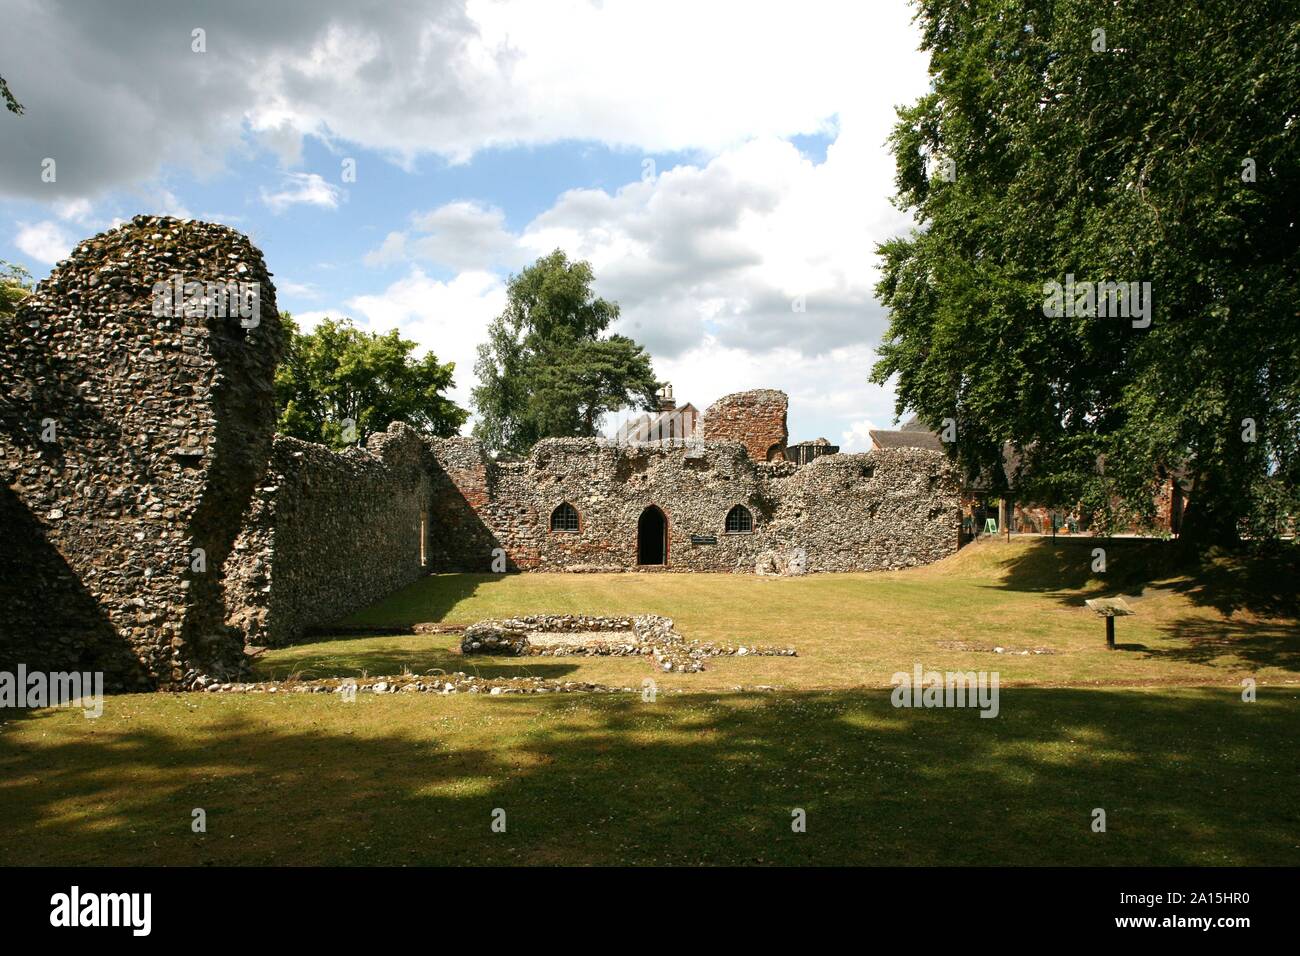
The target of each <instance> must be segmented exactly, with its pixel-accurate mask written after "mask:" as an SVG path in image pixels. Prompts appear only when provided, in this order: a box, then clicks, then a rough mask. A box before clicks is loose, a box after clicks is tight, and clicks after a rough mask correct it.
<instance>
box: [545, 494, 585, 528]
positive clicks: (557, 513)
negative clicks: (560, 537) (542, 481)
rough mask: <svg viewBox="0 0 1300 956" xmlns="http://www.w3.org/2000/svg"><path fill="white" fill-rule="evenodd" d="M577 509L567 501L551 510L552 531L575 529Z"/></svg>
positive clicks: (576, 525) (576, 526)
mask: <svg viewBox="0 0 1300 956" xmlns="http://www.w3.org/2000/svg"><path fill="white" fill-rule="evenodd" d="M578 524H579V522H578V509H577V508H575V507H573V505H571V504H569V503H568V502H567V501H566V502H564V503H563V504H561V505H560V506H559V507H558V508H556V509H555V510H554V511H552V512H551V530H552V531H577V530H578Z"/></svg>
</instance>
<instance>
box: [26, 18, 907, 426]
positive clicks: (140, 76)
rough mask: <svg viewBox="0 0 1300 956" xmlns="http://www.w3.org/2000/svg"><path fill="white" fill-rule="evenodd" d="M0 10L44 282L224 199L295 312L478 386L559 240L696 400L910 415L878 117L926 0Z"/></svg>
mask: <svg viewBox="0 0 1300 956" xmlns="http://www.w3.org/2000/svg"><path fill="white" fill-rule="evenodd" d="M0 7H3V10H4V17H5V22H7V23H20V24H23V26H24V29H22V30H15V31H7V33H6V36H5V37H4V38H0V74H2V75H4V76H5V78H6V79H7V80H8V81H9V83H10V86H11V88H12V89H13V91H14V93H15V94H16V95H17V97H18V98H19V100H21V101H22V102H23V103H24V105H25V106H26V108H27V113H26V114H25V115H24V116H22V117H14V116H12V115H10V114H2V115H0V258H3V259H5V260H8V261H10V262H17V263H20V264H22V265H24V266H25V267H27V268H28V269H29V270H30V271H31V272H32V273H33V275H35V276H36V277H37V278H41V277H43V276H44V275H46V274H48V272H49V270H50V268H51V267H52V265H53V263H54V262H56V261H57V260H58V259H59V258H61V257H62V256H64V255H66V254H67V252H68V251H69V250H70V248H71V247H72V246H73V245H74V244H75V243H76V242H77V241H79V240H80V239H83V238H86V237H87V236H90V235H93V234H94V233H96V232H99V231H102V230H103V229H106V228H109V227H111V226H112V225H113V224H114V223H116V222H118V221H120V220H122V219H127V218H129V217H130V216H132V215H135V214H137V213H140V212H149V213H166V214H171V215H178V216H184V217H192V218H199V219H207V220H213V221H219V222H224V223H227V224H229V225H231V226H233V227H235V228H238V229H240V230H242V231H244V232H246V233H248V234H249V235H250V236H251V237H252V238H253V239H254V241H255V242H256V243H257V245H258V246H259V247H260V248H261V249H262V251H263V253H264V254H265V256H266V259H267V263H268V265H269V267H270V269H271V271H272V272H273V273H274V275H275V281H276V286H277V292H278V300H279V304H280V307H281V308H283V309H287V310H289V311H291V312H293V313H294V314H295V315H296V316H297V317H299V319H300V320H301V321H302V322H304V323H305V324H306V325H308V326H310V325H311V324H312V323H314V322H315V321H318V320H319V319H320V318H321V317H322V316H324V315H333V316H340V315H346V316H349V317H351V318H353V319H354V320H355V321H356V322H357V323H358V324H359V325H362V326H364V327H367V328H372V329H375V330H377V331H386V330H387V329H389V328H392V327H394V326H396V327H399V328H401V329H402V331H403V333H404V334H405V335H407V336H408V337H410V338H413V339H415V340H416V341H417V342H419V343H420V345H421V347H422V348H428V349H432V350H433V351H434V352H435V353H436V354H437V355H438V356H439V358H440V359H443V360H454V361H455V362H456V363H457V375H456V378H457V387H456V389H455V392H454V393H453V395H454V397H455V398H456V399H457V400H459V401H461V402H462V403H465V404H468V397H469V389H470V387H471V386H472V385H473V374H472V365H473V358H474V349H475V346H476V345H477V344H478V342H479V341H481V340H482V338H483V331H484V328H485V327H486V325H487V322H488V321H490V320H491V318H492V317H493V316H494V315H496V314H497V313H498V312H499V311H500V308H501V305H502V302H503V291H504V281H505V279H506V277H507V276H508V275H509V273H510V272H511V271H513V270H517V269H519V268H520V267H522V266H523V265H526V264H527V263H528V262H531V261H532V260H533V259H535V258H536V257H537V256H539V255H542V254H544V253H546V252H549V251H550V250H551V249H553V248H556V247H559V248H563V249H565V250H566V252H568V253H569V254H570V255H571V256H574V257H580V258H585V259H588V260H589V261H590V262H591V263H592V264H593V267H594V268H595V271H596V276H597V291H598V292H599V293H600V294H602V295H605V296H606V297H608V298H613V299H616V300H617V301H618V302H619V303H620V305H621V307H622V309H623V316H622V318H621V319H620V321H619V324H618V329H617V330H618V331H621V332H624V333H625V334H629V335H631V336H633V337H634V338H636V339H637V340H638V341H640V342H642V343H643V344H645V345H646V347H647V348H648V349H649V350H650V352H651V355H652V356H653V358H654V361H655V368H656V371H657V373H658V374H659V377H660V378H663V379H667V380H669V381H671V382H672V383H673V385H674V387H675V392H676V395H677V397H678V399H679V401H687V400H689V401H692V402H694V403H695V404H696V405H697V406H699V407H700V408H704V407H705V406H707V405H708V404H709V403H710V402H712V401H713V400H714V399H716V398H718V397H720V396H721V395H723V394H725V393H727V392H729V391H735V390H740V389H745V388H758V387H774V388H782V389H784V390H785V391H787V392H788V393H789V394H790V399H791V407H790V431H791V439H792V440H801V439H809V438H814V437H817V436H819V435H820V436H825V437H827V438H829V439H830V440H831V441H832V442H836V443H839V444H842V445H843V446H844V447H845V448H846V450H861V449H863V448H865V447H867V437H866V430H867V428H869V427H872V426H873V425H876V426H878V425H885V424H887V423H888V422H889V420H890V419H891V418H892V414H893V407H892V406H893V396H892V393H891V391H890V390H889V389H888V388H881V387H877V386H871V385H868V384H867V381H866V379H867V376H868V374H869V372H870V366H871V363H872V361H873V360H874V351H873V348H874V346H875V345H876V344H878V342H879V338H880V334H881V333H882V331H883V329H884V324H885V320H884V316H883V313H882V311H881V309H880V307H879V305H878V303H876V302H875V300H874V298H873V297H872V294H871V287H872V285H873V284H874V282H875V280H876V275H877V273H876V259H875V256H874V254H873V248H874V245H875V243H876V242H878V241H880V240H882V239H884V238H886V237H888V236H889V235H893V234H896V233H898V232H901V231H903V230H905V229H906V228H908V226H909V223H908V222H907V221H906V220H905V219H904V218H903V217H902V216H901V214H900V213H898V211H897V210H895V209H893V208H892V207H891V206H890V204H889V201H888V199H889V195H890V193H891V191H892V169H893V167H892V160H891V159H890V157H889V156H888V154H887V153H886V151H885V148H884V139H885V136H886V135H887V134H888V131H889V127H890V124H891V123H892V120H893V110H894V107H895V106H896V105H898V104H900V103H905V102H910V101H911V100H913V99H915V98H916V97H917V96H919V95H921V94H922V93H923V92H924V91H925V89H926V87H927V77H926V72H925V61H924V58H923V56H922V55H921V54H920V53H919V52H917V51H916V49H915V47H916V37H915V35H914V28H913V26H912V25H911V23H910V10H909V9H907V7H906V6H905V5H904V4H903V3H902V2H901V0H899V2H892V0H890V2H883V3H880V4H873V5H851V4H819V3H811V4H806V3H805V4H798V5H791V6H786V7H781V6H763V7H754V6H753V5H743V4H726V3H720V4H717V5H708V6H707V7H706V8H705V9H704V10H701V9H699V6H698V5H692V4H689V3H682V4H678V3H675V2H665V3H657V4H645V3H620V2H617V0H608V2H604V3H590V2H582V0H567V2H566V0H562V2H560V3H558V4H554V5H548V6H543V5H537V4H526V3H517V2H511V0H470V2H455V3H453V2H448V3H436V2H431V3H423V2H415V0H411V2H394V3H381V2H378V0H360V2H355V0H354V2H347V3H343V2H326V0H318V2H308V0H285V2H282V3H278V4H264V3H263V4H259V3H254V2H251V0H250V2H243V0H236V2H232V3H230V4H225V5H222V6H221V7H219V8H213V9H208V8H206V7H204V6H201V5H191V4H186V3H166V2H163V0H146V2H142V3H140V4H138V5H137V6H136V7H133V10H134V13H133V16H132V19H131V22H130V27H131V28H130V29H127V25H126V24H124V23H123V22H121V17H120V16H118V15H117V14H115V13H113V11H112V10H111V9H103V10H100V9H96V7H95V6H94V5H81V4H74V3H63V2H60V0H41V2H34V0H0ZM196 31H201V37H200V34H199V33H197V32H196ZM19 37H21V42H18V41H19ZM198 46H201V47H202V49H197V48H196V47H198ZM51 63H59V64H61V66H60V68H59V69H58V70H57V71H54V70H51V68H50V64H51ZM47 157H52V158H54V159H55V160H56V162H57V170H58V175H57V179H56V181H55V182H54V183H49V182H43V181H42V180H41V177H40V168H41V162H42V160H43V159H45V158H47ZM351 161H354V162H355V169H356V177H355V181H345V179H344V177H343V167H344V164H345V162H351Z"/></svg>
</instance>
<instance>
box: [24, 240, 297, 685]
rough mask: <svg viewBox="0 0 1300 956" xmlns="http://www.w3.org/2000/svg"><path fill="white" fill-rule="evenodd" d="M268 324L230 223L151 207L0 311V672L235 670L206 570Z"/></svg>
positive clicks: (268, 340) (241, 490) (189, 678)
mask: <svg viewBox="0 0 1300 956" xmlns="http://www.w3.org/2000/svg"><path fill="white" fill-rule="evenodd" d="M223 313H224V314H223ZM281 338H282V331H281V328H280V323H279V318H278V313H277V311H276V304H275V289H274V286H273V285H272V284H271V277H270V273H269V272H267V270H266V265H265V263H264V262H263V260H262V255H261V253H260V252H258V250H257V249H256V248H254V246H253V245H252V244H251V243H250V242H249V241H248V239H247V238H246V237H245V236H243V235H241V234H239V233H237V232H235V231H234V230H231V229H228V228H226V227H224V226H219V225H214V224H210V223H202V222H192V221H180V220H176V219H171V218H165V217H151V216H137V217H135V218H134V219H133V220H131V221H130V222H129V223H126V224H124V225H122V226H120V227H118V228H116V229H113V230H110V231H108V232H105V233H102V234H100V235H98V236H95V237H94V238H92V239H87V240H86V241H84V242H82V243H81V244H80V245H78V246H77V248H76V249H75V250H74V251H73V253H72V255H71V256H70V257H69V258H68V259H66V260H65V261H63V262H61V263H60V264H59V265H58V266H57V267H56V268H55V269H54V271H53V272H52V273H51V275H50V277H49V278H48V279H46V280H45V281H44V282H42V283H41V284H40V285H39V286H38V287H37V290H36V292H35V293H34V294H33V295H32V296H31V297H29V298H28V299H27V300H26V301H25V302H24V303H23V305H22V307H21V309H20V311H19V313H18V315H17V316H16V318H15V320H13V321H10V322H3V324H0V452H2V455H0V460H2V464H0V477H2V478H3V482H0V521H3V527H0V537H3V539H4V541H5V547H4V548H3V558H0V599H2V601H3V606H4V609H5V610H4V613H3V614H0V668H11V667H12V665H15V664H16V663H18V662H23V663H26V664H27V665H28V666H29V667H42V668H45V669H49V670H61V669H68V668H72V667H79V668H82V669H85V668H94V669H103V670H104V671H105V677H106V683H107V684H108V686H110V687H114V688H137V687H150V686H154V687H157V686H178V685H180V686H189V684H191V683H192V682H193V681H194V679H195V678H196V677H197V676H198V675H201V674H207V675H216V676H221V675H225V674H234V673H236V672H237V671H238V670H239V668H240V666H241V665H242V660H243V640H242V635H240V634H238V633H236V632H233V631H231V630H230V629H228V628H227V627H226V626H225V624H224V623H223V621H224V618H225V607H224V603H223V595H222V586H221V566H222V562H223V561H224V560H225V558H226V556H227V554H228V553H229V551H230V549H231V544H232V542H233V541H234V538H235V535H236V532H237V531H238V529H239V526H240V518H241V514H242V513H243V511H244V508H245V506H246V505H247V503H248V500H249V495H250V493H251V491H252V489H253V486H254V484H255V483H256V481H257V479H258V477H259V475H260V474H261V471H262V468H263V467H264V465H265V462H266V458H267V454H268V451H269V448H270V441H271V434H272V430H273V427H274V415H275V402H274V392H273V373H274V370H275V365H276V362H277V360H278V357H279V354H280V350H281V346H282V342H281Z"/></svg>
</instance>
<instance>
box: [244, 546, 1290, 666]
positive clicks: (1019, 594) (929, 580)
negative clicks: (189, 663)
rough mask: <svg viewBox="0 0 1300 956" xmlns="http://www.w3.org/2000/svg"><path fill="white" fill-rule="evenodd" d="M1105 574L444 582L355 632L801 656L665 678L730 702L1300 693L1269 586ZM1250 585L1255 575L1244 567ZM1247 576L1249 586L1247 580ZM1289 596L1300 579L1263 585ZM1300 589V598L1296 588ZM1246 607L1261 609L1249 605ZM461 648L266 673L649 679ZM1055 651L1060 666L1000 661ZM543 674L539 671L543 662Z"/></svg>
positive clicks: (346, 647)
mask: <svg viewBox="0 0 1300 956" xmlns="http://www.w3.org/2000/svg"><path fill="white" fill-rule="evenodd" d="M1104 544H1105V546H1106V548H1107V550H1108V553H1107V559H1108V571H1107V573H1106V575H1104V576H1103V575H1093V574H1092V573H1091V570H1090V566H1091V562H1092V553H1091V549H1092V548H1093V547H1095V546H1098V544H1097V542H1093V541H1091V540H1075V541H1069V542H1062V543H1060V544H1058V545H1057V546H1055V547H1053V546H1052V545H1051V544H1050V542H1044V541H1038V540H1031V541H1024V540H1021V541H1016V542H1013V543H1012V544H1010V545H1004V544H1001V543H990V544H984V545H979V546H973V547H968V548H966V549H964V550H963V551H961V552H960V553H959V554H958V555H956V556H954V557H953V558H950V559H949V560H947V561H944V562H941V563H939V564H936V565H932V566H930V567H926V568H917V569H914V570H910V571H903V572H897V573H888V574H818V575H810V576H808V577H805V578H797V579H784V580H781V579H770V578H760V577H755V576H753V575H733V574H593V575H588V574H522V575H508V576H502V575H486V574H482V575H480V574H455V575H434V576H431V577H428V578H425V579H423V580H421V581H418V582H416V583H415V584H413V585H411V586H410V587H407V588H405V589H404V590H402V591H400V592H398V593H397V594H394V595H393V596H391V597H390V598H388V599H387V600H384V601H381V602H379V603H378V604H376V605H374V606H373V607H371V608H368V609H367V610H365V611H363V612H362V613H360V614H357V615H354V616H353V617H352V618H350V619H349V620H348V622H347V623H349V624H350V625H353V626H365V625H367V624H370V625H399V624H413V623H416V622H422V621H436V622H442V623H453V624H454V623H460V624H468V623H471V622H473V621H477V620H481V619H483V618H487V617H508V616H511V615H513V614H527V613H575V614H581V613H586V614H628V613H638V612H648V613H658V614H666V615H668V616H670V617H672V618H674V620H675V621H676V622H677V626H678V630H679V631H681V633H682V634H683V635H685V636H686V637H687V638H690V639H698V640H713V641H728V642H732V643H759V644H777V645H792V646H794V647H795V648H797V649H798V651H799V655H800V656H799V657H797V658H784V657H774V658H739V659H737V658H720V659H716V660H713V661H711V662H710V664H709V669H708V670H707V671H705V672H704V673H701V674H691V675H680V676H673V675H663V676H662V677H660V678H657V679H658V680H659V681H660V683H661V685H662V686H664V687H667V688H670V689H680V690H683V691H688V690H709V691H725V690H731V689H733V688H735V687H737V686H752V685H755V684H767V685H774V686H780V687H782V688H792V689H801V690H813V689H823V690H833V689H844V688H853V687H864V686H865V687H887V686H889V683H890V678H891V677H892V675H893V674H894V673H895V672H896V671H900V670H902V671H910V670H911V669H912V666H913V664H914V663H916V662H918V661H919V662H921V663H922V664H923V665H924V666H926V667H935V668H938V669H941V670H971V669H973V670H977V671H978V670H989V669H993V668H996V669H997V670H998V671H999V672H1000V673H1001V675H1002V680H1003V681H1004V682H1007V683H1013V684H1014V683H1022V684H1023V683H1033V684H1046V685H1066V686H1079V685H1084V686H1090V685H1099V684H1101V685H1104V684H1118V685H1125V686H1135V685H1147V684H1159V685H1166V686H1168V685H1220V686H1224V685H1234V686H1239V685H1240V682H1241V680H1242V679H1243V678H1245V677H1253V678H1255V679H1256V680H1257V681H1260V682H1264V683H1269V682H1272V683H1277V682H1294V681H1295V680H1296V675H1297V673H1298V672H1300V628H1297V625H1296V620H1295V618H1294V616H1289V615H1286V614H1283V613H1282V612H1283V611H1285V610H1286V608H1285V600H1284V598H1285V595H1284V594H1282V593H1277V594H1274V593H1273V590H1271V589H1270V588H1269V587H1265V586H1264V582H1256V586H1255V587H1253V588H1252V589H1250V591H1249V595H1248V596H1247V595H1243V594H1242V593H1240V588H1237V589H1234V588H1233V587H1231V586H1230V583H1232V582H1236V581H1237V577H1236V576H1234V577H1232V578H1231V579H1230V583H1222V582H1218V583H1216V582H1214V581H1213V579H1212V578H1210V577H1209V576H1204V575H1203V576H1198V577H1195V578H1193V577H1189V576H1187V575H1185V574H1181V573H1177V572H1175V571H1173V570H1170V569H1168V568H1166V567H1165V565H1166V564H1168V561H1167V559H1166V555H1168V554H1169V550H1170V549H1169V547H1168V546H1165V545H1162V544H1161V543H1159V542H1140V541H1113V542H1104ZM1238 571H1239V572H1240V573H1244V569H1243V568H1242V567H1241V566H1238ZM1238 576H1239V575H1238ZM1268 583H1270V584H1274V583H1275V584H1276V586H1277V588H1284V587H1286V586H1287V584H1288V582H1286V581H1280V582H1268ZM1289 586H1290V588H1291V592H1292V593H1293V592H1294V590H1295V588H1294V585H1289ZM1115 594H1121V595H1123V596H1124V597H1125V600H1127V601H1128V602H1129V603H1130V604H1131V606H1132V607H1133V608H1134V610H1135V611H1136V614H1135V615H1134V616H1132V617H1126V618H1121V619H1120V620H1119V621H1118V623H1117V634H1118V643H1119V644H1120V645H1121V648H1122V649H1121V650H1120V651H1118V652H1109V651H1107V650H1106V647H1105V627H1104V624H1103V622H1102V620H1101V619H1100V618H1099V617H1097V616H1096V615H1095V614H1094V613H1093V612H1092V611H1090V610H1088V609H1087V608H1086V607H1085V606H1084V603H1083V602H1084V600H1085V599H1086V598H1088V597H1094V596H1102V595H1115ZM1247 597H1249V599H1247ZM458 644H459V640H458V639H457V638H456V637H455V636H452V635H414V636H398V637H391V636H390V637H366V638H339V639H331V640H323V641H316V642H313V643H310V644H305V645H299V646H297V647H292V648H284V649H279V650H275V651H272V652H270V653H268V654H267V655H266V656H265V658H264V659H263V660H262V661H261V662H260V664H259V672H260V674H261V675H262V676H265V677H285V676H288V675H289V674H291V673H295V672H301V673H302V674H303V675H304V676H317V677H323V676H335V675H344V674H346V675H359V674H361V673H363V672H364V673H367V674H370V675H378V674H391V673H398V672H400V671H401V669H402V668H403V667H406V668H409V669H410V670H411V671H413V672H415V673H423V672H425V671H427V670H431V669H440V670H444V671H455V670H465V671H468V672H471V673H479V674H481V675H483V676H488V677H496V676H506V675H510V674H525V673H526V674H534V675H538V676H542V677H566V678H569V679H575V680H591V681H596V682H601V683H609V684H617V685H619V686H639V685H640V682H641V680H642V679H643V678H644V677H645V676H646V675H647V674H648V673H649V671H648V670H647V668H646V665H645V664H644V663H643V662H642V661H640V660H635V659H627V658H578V657H569V658H558V659H554V658H524V659H514V660H510V659H506V660H503V659H502V658H499V657H461V656H460V655H459V654H458V653H453V650H454V649H455V648H456V647H457V646H458ZM996 646H1001V647H1004V648H1005V649H1007V650H1008V651H1012V652H1015V651H1021V650H1030V651H1032V650H1035V649H1048V650H1050V651H1052V653H1051V654H1030V655H1027V656H1021V655H1019V654H1016V653H1003V654H994V653H992V649H993V648H994V647H996ZM543 661H544V663H542V662H543Z"/></svg>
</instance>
